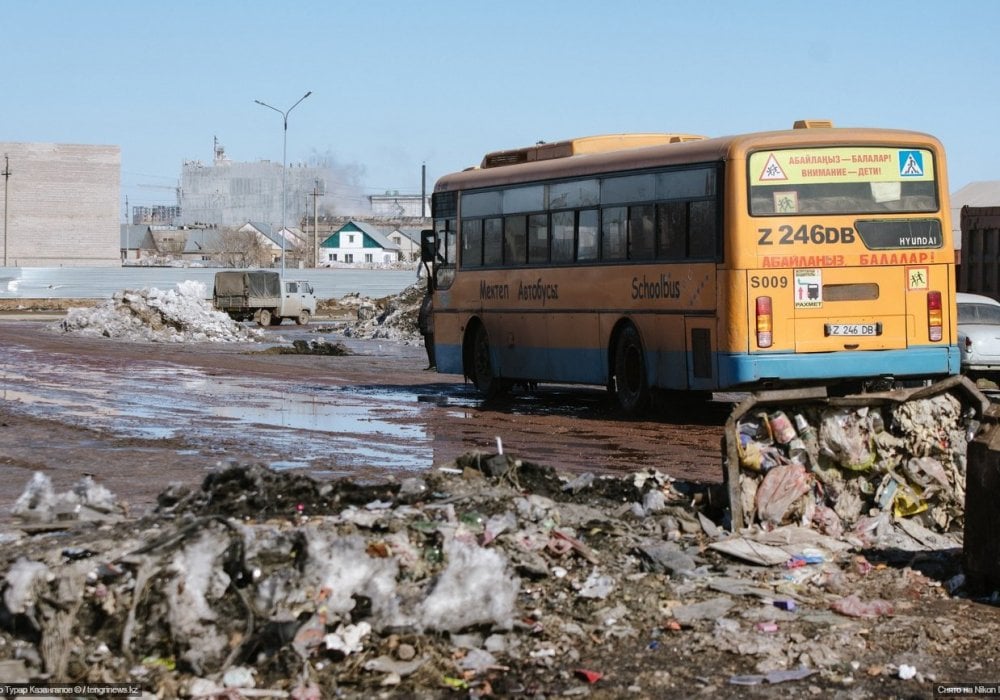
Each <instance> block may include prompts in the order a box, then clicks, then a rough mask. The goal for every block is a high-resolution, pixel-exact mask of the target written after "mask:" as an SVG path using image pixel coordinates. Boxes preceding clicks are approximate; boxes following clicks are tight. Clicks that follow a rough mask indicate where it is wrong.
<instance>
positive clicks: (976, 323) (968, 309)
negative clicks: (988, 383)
mask: <svg viewBox="0 0 1000 700" xmlns="http://www.w3.org/2000/svg"><path fill="white" fill-rule="evenodd" d="M956 301H957V302H958V349H959V352H960V353H961V355H962V372H964V373H966V374H972V375H980V376H981V375H987V374H993V373H996V374H998V375H1000V302H998V301H996V300H995V299H991V298H990V297H986V296H982V295H980V294H968V293H966V292H959V293H958V295H957V297H956Z"/></svg>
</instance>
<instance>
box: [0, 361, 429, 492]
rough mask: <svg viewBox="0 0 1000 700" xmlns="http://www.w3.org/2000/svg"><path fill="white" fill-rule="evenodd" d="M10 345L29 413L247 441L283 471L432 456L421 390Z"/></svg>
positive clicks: (20, 399)
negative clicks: (290, 380) (61, 359)
mask: <svg viewBox="0 0 1000 700" xmlns="http://www.w3.org/2000/svg"><path fill="white" fill-rule="evenodd" d="M9 351H10V352H12V353H13V354H14V357H13V358H12V361H11V362H10V363H7V364H6V365H5V367H4V370H3V373H2V375H0V399H3V400H4V401H6V402H7V403H8V405H9V406H10V407H11V408H13V409H14V410H17V411H18V412H19V413H22V414H26V415H33V416H38V417H53V416H56V415H58V416H60V417H62V418H63V419H65V418H67V417H69V418H71V419H73V420H74V421H76V422H78V423H79V424H80V425H82V426H84V427H87V428H91V429H97V430H101V431H105V432H109V433H112V434H115V435H119V436H125V437H138V438H146V439H164V440H166V439H173V438H184V439H185V440H189V441H196V442H200V443H209V444H211V443H219V444H233V443H237V444H240V446H241V447H242V448H243V449H244V450H245V451H249V452H252V453H254V454H257V455H259V456H260V458H261V459H262V460H264V461H268V462H269V463H270V464H271V466H273V467H275V468H279V469H280V468H286V469H297V468H303V467H309V466H315V467H316V468H318V469H319V470H321V471H322V472H323V473H330V474H338V473H339V474H346V473H350V472H351V471H352V467H355V466H378V467H382V468H385V469H390V470H402V471H408V470H415V469H425V468H427V467H429V466H430V465H431V462H432V451H431V446H430V442H429V439H428V437H427V431H426V429H425V428H424V426H423V425H422V423H421V422H420V421H419V420H418V419H419V410H420V409H419V407H418V406H417V393H416V392H415V391H412V390H411V391H402V390H396V391H393V392H386V391H380V392H376V391H357V392H354V391H344V390H340V389H336V390H331V387H326V386H317V385H305V384H297V385H288V384H287V383H284V382H280V381H275V380H268V379H263V378H260V377H254V378H252V379H246V380H244V379H241V378H237V377H231V376H212V375H209V374H207V373H205V372H203V371H201V370H199V369H196V368H190V367H180V366H169V365H168V366H164V365H147V364H142V363H136V364H132V365H120V366H113V367H109V366H108V365H107V364H106V363H100V362H95V361H93V360H92V359H90V358H81V359H79V360H78V361H77V362H75V363H74V364H73V365H72V366H69V365H54V364H51V363H50V362H46V361H45V360H43V359H42V358H39V357H37V356H36V355H35V354H34V353H33V352H31V351H29V350H24V349H19V348H11V349H9ZM400 389H402V388H400ZM425 390H426V388H425Z"/></svg>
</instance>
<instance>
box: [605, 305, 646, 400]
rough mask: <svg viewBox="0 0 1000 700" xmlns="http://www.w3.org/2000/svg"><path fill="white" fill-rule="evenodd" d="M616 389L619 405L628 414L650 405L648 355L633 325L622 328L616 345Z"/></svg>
mask: <svg viewBox="0 0 1000 700" xmlns="http://www.w3.org/2000/svg"><path fill="white" fill-rule="evenodd" d="M614 390H615V398H617V399H618V405H619V406H621V408H622V411H624V412H625V413H627V414H628V415H635V414H637V413H641V412H642V411H644V410H645V409H646V408H647V407H648V406H649V396H650V393H649V382H648V380H647V378H646V355H645V353H644V352H643V350H642V340H641V339H640V338H639V331H637V330H636V329H635V326H632V325H628V326H626V327H625V328H623V329H622V332H621V333H620V334H619V335H618V342H617V344H616V345H615V376H614Z"/></svg>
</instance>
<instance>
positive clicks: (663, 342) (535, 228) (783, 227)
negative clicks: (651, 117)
mask: <svg viewBox="0 0 1000 700" xmlns="http://www.w3.org/2000/svg"><path fill="white" fill-rule="evenodd" d="M432 214H433V219H434V229H433V231H428V232H426V239H427V240H425V242H424V251H423V259H424V260H425V262H426V263H427V264H428V265H429V266H430V269H431V282H432V287H433V293H434V298H433V303H434V331H435V332H434V342H435V346H436V356H437V368H438V371H440V372H447V373H458V374H464V375H465V376H466V377H468V378H469V379H471V381H472V382H474V383H475V385H476V386H477V387H478V388H479V390H480V391H482V392H483V393H484V394H486V395H490V396H491V395H495V394H498V393H500V392H502V391H504V390H506V389H508V388H509V387H510V386H511V385H512V384H515V383H537V382H558V383H579V384H595V385H602V386H607V387H608V388H609V390H610V391H611V392H612V393H613V394H614V395H615V397H616V398H617V401H618V402H619V404H620V405H621V407H622V408H623V409H624V410H625V411H626V412H636V411H639V410H641V409H642V408H644V407H645V405H646V404H647V403H648V401H649V399H650V395H651V392H652V391H654V390H657V389H662V390H695V391H715V390H746V389H754V388H761V387H781V386H790V385H805V384H824V385H830V384H835V383H840V382H845V383H848V382H857V381H867V380H872V379H875V380H884V381H885V382H890V383H906V382H910V381H918V380H927V379H933V378H939V377H943V376H946V375H950V374H956V373H958V371H959V352H958V346H957V334H956V327H955V323H956V319H955V310H954V309H955V306H954V296H955V259H954V249H953V245H952V240H951V222H950V214H949V203H948V187H947V181H946V171H945V155H944V149H943V148H942V146H941V143H940V142H939V141H938V140H937V139H935V138H934V137H932V136H928V135H926V134H921V133H916V132H910V131H896V130H888V129H867V128H834V127H833V125H832V124H831V123H829V122H815V121H802V122H796V123H795V125H794V128H792V129H790V130H784V131H773V132H763V133H751V134H742V135H736V136H727V137H720V138H705V137H701V136H696V135H692V134H620V135H606V136H596V137H587V138H579V139H573V140H568V141H561V142H558V143H539V144H536V145H533V146H529V147H526V148H518V149H512V150H505V151H497V152H493V153H489V154H487V155H486V156H485V157H484V158H483V160H482V162H481V164H480V165H479V166H478V167H475V168H469V169H467V170H464V171H462V172H458V173H453V174H450V175H446V176H444V177H442V178H441V179H440V180H438V181H437V183H436V185H435V187H434V193H433V199H432Z"/></svg>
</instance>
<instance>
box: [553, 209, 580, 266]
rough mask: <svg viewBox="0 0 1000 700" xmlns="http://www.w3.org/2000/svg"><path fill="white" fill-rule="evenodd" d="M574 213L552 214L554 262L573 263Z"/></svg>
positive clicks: (558, 212)
mask: <svg viewBox="0 0 1000 700" xmlns="http://www.w3.org/2000/svg"><path fill="white" fill-rule="evenodd" d="M575 218H576V217H575V213H574V212H572V211H556V212H552V262H554V263H566V262H573V221H574V219H575Z"/></svg>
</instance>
